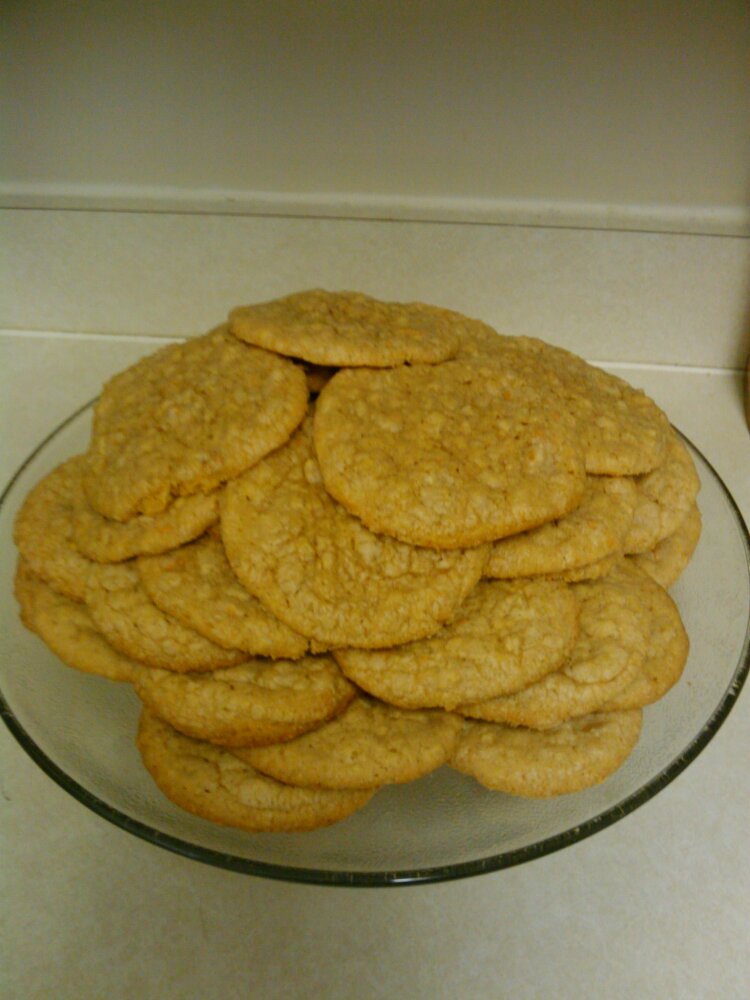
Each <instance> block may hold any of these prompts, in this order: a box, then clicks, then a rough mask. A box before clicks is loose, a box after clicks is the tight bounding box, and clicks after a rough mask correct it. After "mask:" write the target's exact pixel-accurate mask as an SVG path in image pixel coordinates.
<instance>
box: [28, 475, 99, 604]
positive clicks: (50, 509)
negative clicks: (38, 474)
mask: <svg viewBox="0 0 750 1000" xmlns="http://www.w3.org/2000/svg"><path fill="white" fill-rule="evenodd" d="M84 464H85V459H84V457H83V456H82V455H76V456H75V457H74V458H70V459H68V461H66V462H63V463H62V465H59V466H58V467H57V468H56V469H53V471H52V472H50V473H49V474H48V475H46V476H45V477H44V478H43V479H41V480H40V481H39V482H38V483H37V484H36V486H34V488H33V489H32V490H31V491H30V493H29V494H28V495H27V496H26V498H25V500H24V502H23V504H22V505H21V507H20V509H19V511H18V514H17V515H16V519H15V523H14V525H13V541H14V542H15V543H16V546H17V548H18V551H19V552H20V553H21V555H22V556H23V558H24V559H25V560H26V562H27V563H28V565H29V568H30V569H31V570H32V571H33V572H34V573H35V574H36V575H37V576H39V577H41V578H42V579H43V580H45V581H46V582H47V583H48V584H49V585H50V586H51V587H54V589H55V590H57V591H58V593H60V594H64V595H65V596H66V597H69V598H71V599H72V600H74V601H82V600H83V598H84V594H85V592H86V577H87V576H88V572H89V569H90V567H91V561H90V560H89V559H87V558H86V556H84V555H82V554H81V552H79V550H78V548H77V546H76V543H75V540H74V519H75V510H76V506H77V503H78V498H79V497H80V494H81V491H82V486H81V476H82V474H83V468H84Z"/></svg>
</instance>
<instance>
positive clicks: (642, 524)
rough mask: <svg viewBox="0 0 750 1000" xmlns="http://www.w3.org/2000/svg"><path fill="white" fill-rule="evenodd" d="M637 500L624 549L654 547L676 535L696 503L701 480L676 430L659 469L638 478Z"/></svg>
mask: <svg viewBox="0 0 750 1000" xmlns="http://www.w3.org/2000/svg"><path fill="white" fill-rule="evenodd" d="M636 486H637V488H638V502H637V503H636V506H635V510H634V511H633V520H632V523H631V525H630V528H629V530H628V533H627V535H626V536H625V552H626V553H628V554H638V553H640V552H648V551H649V550H651V549H653V548H654V547H655V546H656V545H658V543H659V542H660V541H662V539H664V538H667V537H668V536H669V535H671V534H673V533H674V532H675V531H676V530H677V528H678V527H679V525H680V523H681V522H682V521H683V520H684V519H685V517H686V516H687V514H688V511H690V510H691V508H692V507H693V506H694V505H695V501H696V497H697V496H698V492H699V490H700V479H699V478H698V473H697V471H696V468H695V465H694V463H693V459H692V458H691V456H690V452H689V451H688V450H687V448H686V446H685V445H684V444H683V442H682V440H681V439H680V438H679V437H678V436H677V434H676V433H675V432H674V431H673V432H672V433H671V436H670V440H669V449H668V451H667V456H666V459H665V461H664V462H663V464H662V465H660V466H659V468H658V469H654V471H653V472H650V473H649V474H648V475H645V476H639V478H638V480H637V481H636Z"/></svg>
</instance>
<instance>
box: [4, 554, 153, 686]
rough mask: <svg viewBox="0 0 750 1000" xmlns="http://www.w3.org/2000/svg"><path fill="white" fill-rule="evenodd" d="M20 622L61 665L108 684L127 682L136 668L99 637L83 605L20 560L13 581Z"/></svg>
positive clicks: (102, 637) (129, 660)
mask: <svg viewBox="0 0 750 1000" xmlns="http://www.w3.org/2000/svg"><path fill="white" fill-rule="evenodd" d="M15 594H16V599H17V601H18V603H19V605H20V607H21V620H22V621H23V623H24V625H25V626H26V627H27V628H28V629H30V630H31V631H32V632H35V633H36V634H37V635H38V636H39V637H40V639H42V640H43V641H44V643H45V644H46V645H47V646H48V647H49V648H50V649H51V650H52V652H53V653H54V654H55V655H56V656H58V657H59V658H60V659H61V660H62V661H63V663H65V664H66V665H67V666H69V667H73V668H74V669H75V670H81V671H83V672H84V673H86V674H97V675H98V676H100V677H107V678H108V679H109V680H112V681H131V680H132V679H133V676H134V672H135V671H136V670H137V669H138V664H136V663H135V662H134V661H133V660H131V659H130V658H129V657H127V656H123V654H122V653H119V652H118V651H117V650H116V649H114V648H113V647H112V646H111V645H110V644H109V643H108V642H107V640H106V639H105V638H104V636H102V635H101V633H100V632H99V631H98V629H97V628H96V626H95V625H94V621H93V619H92V617H91V615H90V614H89V611H88V609H87V607H86V605H85V604H81V603H80V602H78V601H73V600H71V599H70V598H69V597H65V595H64V594H60V593H58V592H57V591H56V590H53V589H52V587H50V586H48V584H46V583H45V582H44V580H42V579H41V578H40V577H38V576H36V575H35V574H34V573H33V572H32V571H31V569H30V567H29V565H28V564H27V563H26V562H25V561H24V560H23V559H20V560H19V563H18V569H17V572H16V581H15Z"/></svg>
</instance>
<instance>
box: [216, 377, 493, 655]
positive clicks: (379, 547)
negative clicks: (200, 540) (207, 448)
mask: <svg viewBox="0 0 750 1000" xmlns="http://www.w3.org/2000/svg"><path fill="white" fill-rule="evenodd" d="M324 391H325V390H324ZM221 532H222V537H223V541H224V548H225V550H226V553H227V557H228V559H229V562H230V564H231V566H232V569H233V570H234V572H235V573H236V575H237V577H238V578H239V580H240V581H241V583H242V584H243V586H244V587H245V588H246V589H247V590H249V591H250V593H252V594H254V595H255V596H256V597H257V598H258V600H260V601H261V602H262V603H263V604H264V605H265V606H266V607H267V608H268V609H269V610H270V612H271V613H272V614H273V615H275V616H276V617H277V618H279V619H281V620H282V621H284V622H286V623H287V625H289V626H290V627H291V628H293V629H295V630H296V631H297V632H300V633H302V634H303V635H307V636H311V637H313V638H314V639H316V640H317V641H318V642H319V643H323V644H327V645H329V646H330V647H335V646H349V645H354V646H363V647H368V648H370V647H377V646H387V645H391V644H394V643H399V642H408V641H409V640H410V639H415V638H418V637H422V636H425V635H430V634H431V633H433V632H435V631H437V629H438V628H439V627H440V626H441V625H442V624H443V623H444V622H445V621H447V620H448V619H450V618H451V617H452V615H453V614H454V613H455V611H456V609H457V608H458V606H459V605H460V604H461V602H462V601H463V600H464V598H465V597H466V595H467V594H468V593H469V591H470V590H471V589H472V588H473V587H474V585H475V584H476V582H477V581H478V580H479V578H480V576H481V573H482V567H483V565H484V562H485V559H486V557H487V550H486V547H484V548H475V549H469V550H466V551H461V550H459V551H450V552H436V551H433V550H431V549H424V548H416V547H414V546H411V545H406V544H404V543H403V542H399V541H396V540H395V539H393V538H388V537H386V536H378V535H375V534H373V532H371V531H369V530H368V529H367V528H366V527H365V526H364V525H363V524H362V523H361V522H360V521H359V520H358V519H357V518H356V517H353V516H352V515H351V514H349V513H348V512H347V511H346V510H345V509H344V508H343V507H342V506H341V505H340V504H338V503H336V501H335V500H333V499H332V498H331V497H330V496H329V494H328V492H327V491H326V489H325V487H324V485H323V482H322V478H321V475H320V469H319V467H318V463H317V460H316V458H315V453H314V450H313V446H312V428H311V422H310V420H307V421H305V423H304V424H303V427H302V428H301V429H300V430H299V431H298V432H297V434H295V436H294V437H293V438H292V440H291V441H290V442H289V444H288V445H286V446H285V447H284V448H280V449H278V451H276V452H275V453H274V454H273V455H269V456H268V457H266V458H265V459H263V461H261V462H259V463H258V464H257V465H256V466H254V467H253V468H252V469H250V470H249V471H248V472H246V473H245V474H244V475H243V476H241V477H239V478H238V479H236V480H234V481H233V482H232V483H230V484H229V485H228V486H227V489H226V490H225V493H224V497H223V499H222V506H221Z"/></svg>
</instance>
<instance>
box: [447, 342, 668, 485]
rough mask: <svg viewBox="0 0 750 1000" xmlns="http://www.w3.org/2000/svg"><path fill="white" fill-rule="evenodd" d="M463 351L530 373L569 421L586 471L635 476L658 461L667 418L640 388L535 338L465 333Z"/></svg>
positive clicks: (663, 452) (663, 447)
mask: <svg viewBox="0 0 750 1000" xmlns="http://www.w3.org/2000/svg"><path fill="white" fill-rule="evenodd" d="M467 344H468V348H467V351H466V353H469V354H474V355H475V356H477V357H479V358H482V359H483V360H485V361H488V362H492V361H493V360H494V363H496V364H498V363H499V364H500V365H501V366H503V367H504V366H506V365H507V364H509V363H510V364H512V365H514V366H517V367H519V368H521V369H523V370H525V371H527V372H528V373H529V375H530V376H532V377H533V378H534V379H536V381H537V384H538V385H539V386H540V388H542V389H543V391H544V393H545V395H546V397H547V398H548V399H549V400H556V401H557V403H558V406H559V409H560V414H561V415H562V414H565V415H566V416H567V418H568V419H571V420H573V422H574V423H575V425H576V428H577V434H578V436H579V439H580V443H581V447H582V448H583V451H584V454H585V461H586V471H587V472H588V473H590V474H591V475H605V476H635V475H640V474H642V473H646V472H650V471H651V470H652V469H655V468H656V467H657V466H659V465H660V464H661V463H662V462H663V461H664V457H665V455H666V452H667V444H668V440H669V434H670V431H671V429H670V426H669V421H668V420H667V418H666V416H665V415H664V413H663V412H662V411H661V410H660V408H659V407H658V406H657V405H656V403H654V401H653V400H652V399H650V398H649V397H648V396H647V395H646V394H645V393H644V392H643V391H642V390H640V389H637V388H635V387H634V386H631V385H630V384H629V383H628V382H625V381H624V380H623V379H621V378H618V377H617V376H616V375H611V374H610V373H609V372H605V371H603V370H602V369H601V368H597V367H595V366H594V365H591V364H589V363H588V362H586V361H584V360H583V358H580V357H578V355H576V354H573V353H571V352H570V351H566V350H565V349H564V348H561V347H554V346H553V345H552V344H547V343H546V342H545V341H543V340H539V339H537V338H535V337H508V336H502V335H500V334H496V335H495V336H494V337H490V336H488V335H483V336H476V335H475V336H474V337H470V338H469V339H468V341H467Z"/></svg>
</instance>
